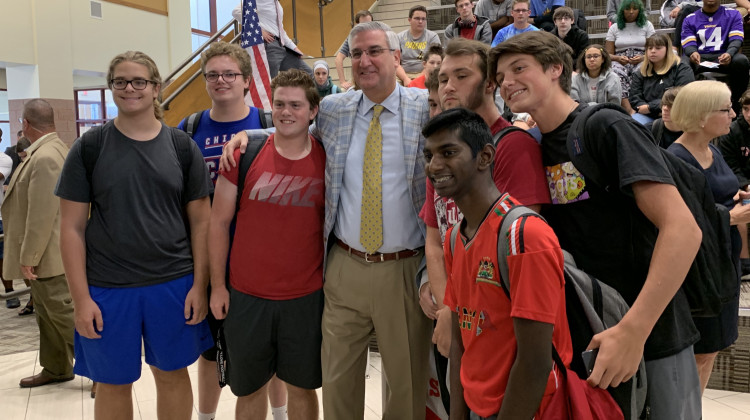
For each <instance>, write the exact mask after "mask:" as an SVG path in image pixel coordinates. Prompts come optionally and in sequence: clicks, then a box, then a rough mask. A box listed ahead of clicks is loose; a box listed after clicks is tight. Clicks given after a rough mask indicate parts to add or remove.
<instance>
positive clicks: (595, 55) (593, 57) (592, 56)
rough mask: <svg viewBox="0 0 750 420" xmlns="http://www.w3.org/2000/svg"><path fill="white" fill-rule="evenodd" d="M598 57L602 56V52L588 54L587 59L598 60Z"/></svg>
mask: <svg viewBox="0 0 750 420" xmlns="http://www.w3.org/2000/svg"><path fill="white" fill-rule="evenodd" d="M597 58H602V55H601V54H589V55H587V56H586V60H596V59H597Z"/></svg>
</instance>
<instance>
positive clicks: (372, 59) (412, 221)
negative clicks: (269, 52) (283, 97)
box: [313, 22, 431, 420]
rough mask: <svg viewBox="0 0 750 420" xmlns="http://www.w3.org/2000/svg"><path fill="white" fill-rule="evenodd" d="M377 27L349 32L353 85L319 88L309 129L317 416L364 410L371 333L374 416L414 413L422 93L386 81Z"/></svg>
mask: <svg viewBox="0 0 750 420" xmlns="http://www.w3.org/2000/svg"><path fill="white" fill-rule="evenodd" d="M388 31H389V28H388V26H387V25H385V24H382V23H380V22H367V23H360V24H358V25H357V26H355V27H354V29H352V32H351V33H350V35H349V45H350V46H351V53H352V73H353V74H354V80H355V81H356V84H357V86H359V87H360V88H361V91H351V92H348V93H346V94H340V95H329V96H328V97H326V98H325V99H324V100H323V101H322V102H321V105H320V111H319V113H318V117H317V119H316V121H315V123H316V125H315V127H314V128H313V134H314V135H315V136H316V137H318V138H320V139H321V140H322V141H323V144H324V145H325V148H326V152H327V161H326V218H325V225H324V232H325V234H326V240H327V241H328V243H327V245H328V246H327V249H329V253H328V254H327V265H326V277H325V281H326V282H325V285H324V292H325V309H324V311H323V321H322V322H323V328H322V329H323V349H322V367H323V410H324V414H325V416H326V419H334V420H335V419H342V420H349V419H355V418H362V417H363V415H364V393H365V364H366V360H367V357H366V353H367V343H368V340H369V336H370V334H371V333H372V331H373V330H374V331H376V336H377V339H378V347H379V349H380V354H381V356H382V361H383V372H384V374H385V376H386V379H387V381H386V382H387V385H388V386H387V388H386V390H385V392H384V396H383V418H384V419H424V417H425V398H426V395H427V378H428V365H427V362H428V359H429V356H428V352H429V348H430V344H431V340H430V334H431V321H430V320H429V319H428V318H427V317H426V316H425V315H424V314H423V313H422V310H421V308H420V306H419V296H418V290H417V286H416V283H415V281H414V279H415V275H416V273H417V269H418V266H419V263H420V261H421V260H422V258H423V256H424V235H425V227H424V223H423V221H422V220H421V219H420V218H419V217H418V214H419V210H420V209H421V208H422V205H423V204H424V200H425V175H424V160H423V158H422V148H423V147H424V138H423V137H422V135H421V129H422V126H423V125H424V123H425V122H427V120H428V119H429V108H428V106H427V92H426V91H424V90H416V89H407V88H404V87H402V86H400V85H398V84H397V83H396V75H395V73H396V67H397V66H398V59H397V58H395V56H394V53H393V50H395V49H397V48H398V44H396V43H391V42H389V38H388V36H387V34H386V32H388ZM376 105H382V106H383V107H384V109H383V111H382V114H380V117H379V119H380V123H381V125H382V158H381V161H382V230H383V232H382V234H383V235H382V245H381V246H380V247H379V248H377V251H376V252H374V253H372V254H368V253H367V251H366V249H365V247H364V246H363V245H362V243H363V242H365V241H366V239H365V238H364V237H362V235H361V234H360V230H361V229H360V223H361V216H362V214H363V213H362V212H363V211H364V210H363V206H362V202H363V201H366V200H363V190H362V188H363V175H362V173H363V164H364V160H365V143H366V137H367V134H368V126H369V125H370V123H371V120H372V118H373V109H374V108H375V107H376Z"/></svg>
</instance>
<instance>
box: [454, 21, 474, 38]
mask: <svg viewBox="0 0 750 420" xmlns="http://www.w3.org/2000/svg"><path fill="white" fill-rule="evenodd" d="M475 19H476V18H475ZM476 31H477V24H476V22H475V23H474V24H473V25H471V27H470V28H460V29H459V30H458V35H459V36H460V37H461V38H466V39H474V34H475V33H476Z"/></svg>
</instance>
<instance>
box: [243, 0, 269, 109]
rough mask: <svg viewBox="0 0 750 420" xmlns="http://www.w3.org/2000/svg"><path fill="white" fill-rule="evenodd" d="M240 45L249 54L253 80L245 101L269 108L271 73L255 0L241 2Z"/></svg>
mask: <svg viewBox="0 0 750 420" xmlns="http://www.w3.org/2000/svg"><path fill="white" fill-rule="evenodd" d="M240 45H242V48H244V49H246V50H247V52H248V54H250V60H251V62H252V64H253V80H252V81H251V82H250V91H249V92H247V96H245V102H246V103H247V104H248V105H250V106H254V107H256V108H263V109H271V101H270V98H271V75H270V74H269V73H268V58H267V57H266V47H265V46H264V45H263V34H262V32H261V29H260V23H259V21H258V9H257V8H256V6H255V0H243V2H242V35H241V37H240Z"/></svg>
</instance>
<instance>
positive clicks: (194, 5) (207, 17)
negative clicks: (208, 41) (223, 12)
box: [190, 0, 212, 33]
mask: <svg viewBox="0 0 750 420" xmlns="http://www.w3.org/2000/svg"><path fill="white" fill-rule="evenodd" d="M211 1H212V0H190V24H191V26H192V27H193V29H198V30H201V31H205V32H209V33H210V32H211V29H212V28H211Z"/></svg>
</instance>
